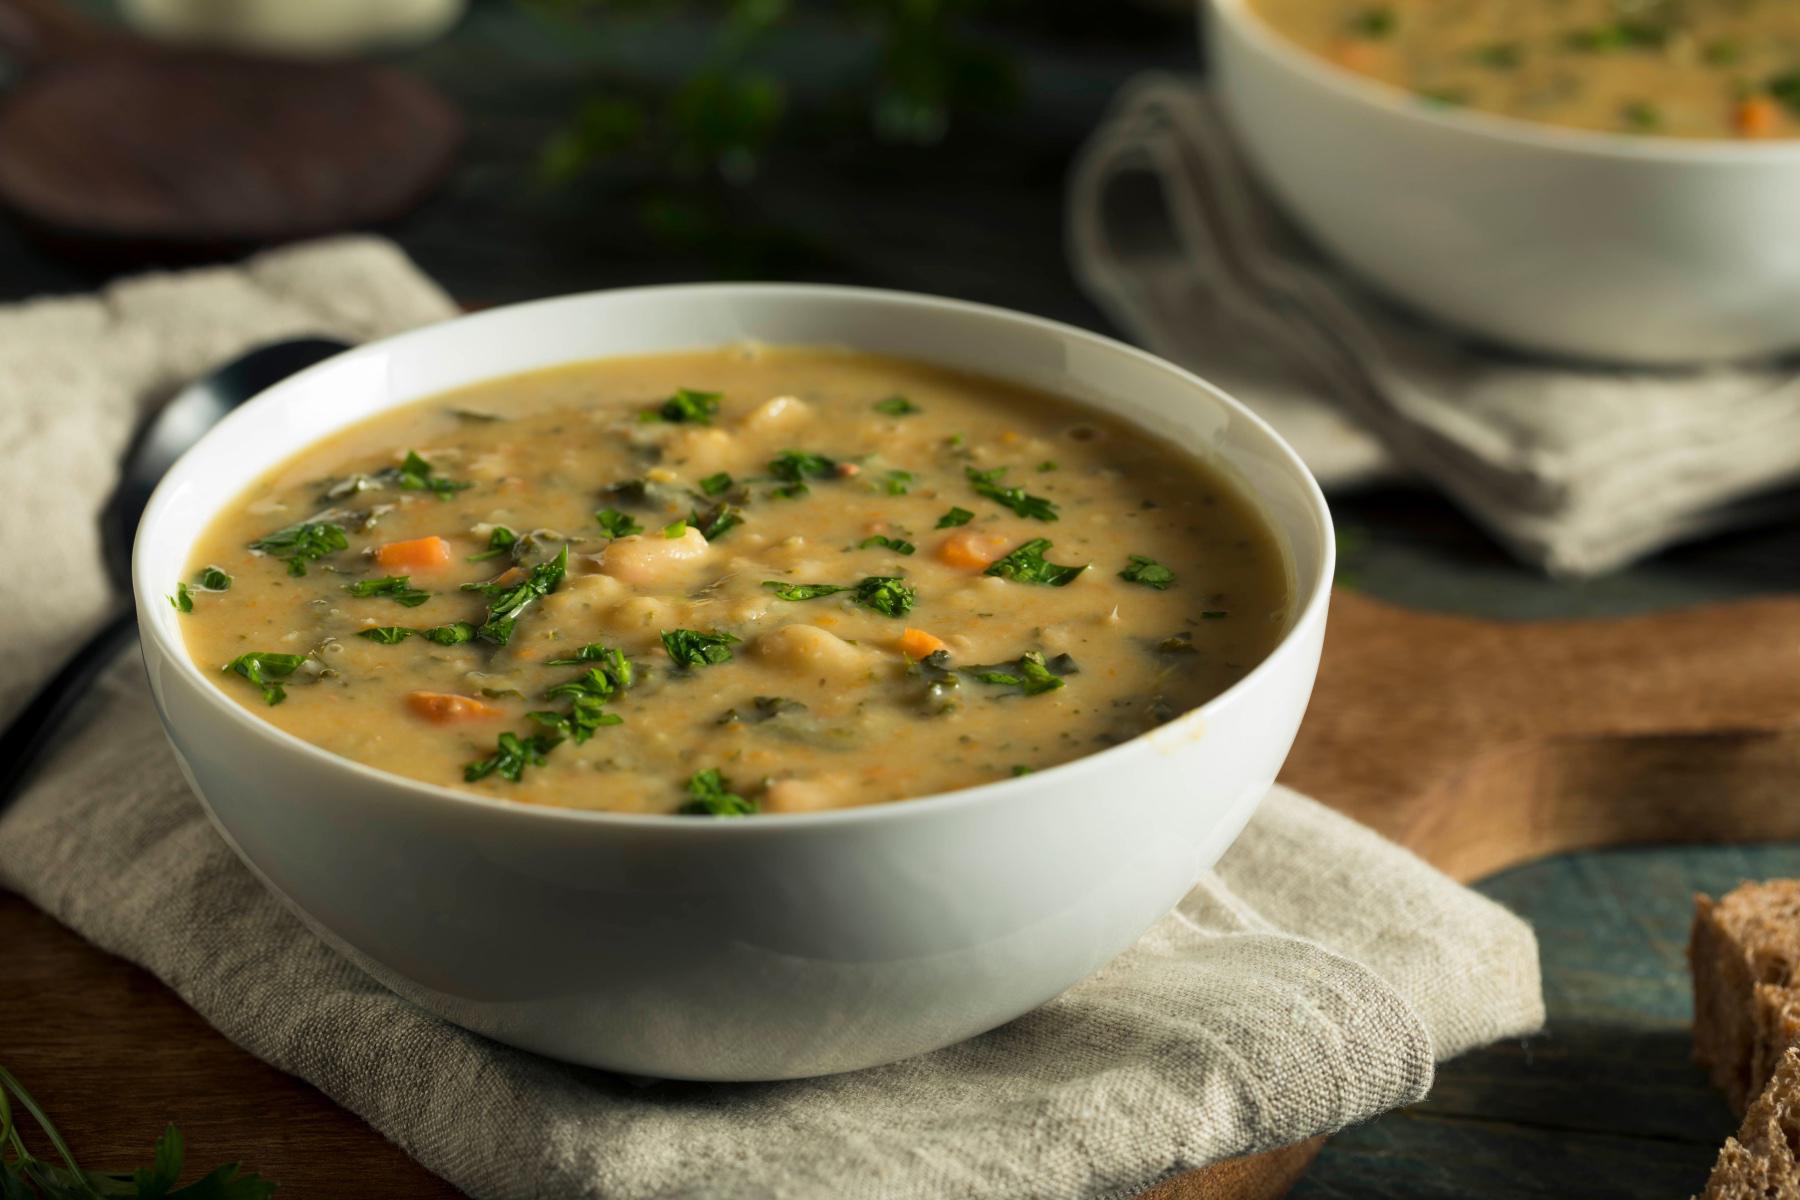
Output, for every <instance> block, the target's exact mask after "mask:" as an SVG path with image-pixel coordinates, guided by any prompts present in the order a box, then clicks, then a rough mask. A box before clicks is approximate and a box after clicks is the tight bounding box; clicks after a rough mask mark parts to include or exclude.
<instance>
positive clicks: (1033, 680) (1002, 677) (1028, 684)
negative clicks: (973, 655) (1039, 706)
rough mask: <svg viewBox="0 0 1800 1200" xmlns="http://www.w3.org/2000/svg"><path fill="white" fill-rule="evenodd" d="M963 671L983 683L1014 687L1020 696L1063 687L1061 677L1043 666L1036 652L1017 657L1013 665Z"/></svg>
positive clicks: (1040, 657)
mask: <svg viewBox="0 0 1800 1200" xmlns="http://www.w3.org/2000/svg"><path fill="white" fill-rule="evenodd" d="M964 670H965V672H966V673H967V674H970V675H973V676H974V677H975V678H977V679H979V680H981V682H983V683H991V684H995V685H998V686H1001V687H1016V688H1018V689H1019V692H1020V694H1022V695H1026V696H1037V695H1041V694H1042V693H1044V692H1054V691H1055V690H1056V689H1057V688H1059V687H1061V686H1062V685H1063V681H1062V678H1061V676H1059V675H1057V674H1056V673H1055V672H1054V671H1052V670H1051V669H1050V668H1049V666H1047V665H1046V664H1045V662H1044V656H1043V655H1042V654H1040V653H1039V652H1037V651H1036V650H1029V651H1027V652H1026V653H1024V654H1021V655H1019V658H1018V661H1017V662H1014V663H1007V664H1004V665H1002V666H999V667H966V668H964Z"/></svg>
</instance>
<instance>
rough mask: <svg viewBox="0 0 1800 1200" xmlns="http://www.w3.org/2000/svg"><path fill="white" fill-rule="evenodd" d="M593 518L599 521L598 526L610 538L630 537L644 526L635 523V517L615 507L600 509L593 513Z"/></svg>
mask: <svg viewBox="0 0 1800 1200" xmlns="http://www.w3.org/2000/svg"><path fill="white" fill-rule="evenodd" d="M594 520H596V521H598V522H600V528H602V529H604V530H606V536H607V537H610V538H622V537H630V536H631V535H632V534H634V533H642V532H644V527H643V526H642V525H639V524H638V523H637V520H636V518H634V517H632V516H631V515H630V514H628V513H622V512H620V511H619V510H618V509H616V508H603V509H601V510H600V511H599V512H597V513H595V514H594Z"/></svg>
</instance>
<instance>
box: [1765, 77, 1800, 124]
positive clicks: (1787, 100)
mask: <svg viewBox="0 0 1800 1200" xmlns="http://www.w3.org/2000/svg"><path fill="white" fill-rule="evenodd" d="M1764 87H1766V88H1767V89H1768V92H1769V95H1770V96H1771V97H1772V98H1773V99H1775V100H1776V101H1777V102H1779V103H1780V104H1781V105H1782V107H1784V108H1786V109H1787V110H1788V111H1789V112H1791V113H1793V114H1794V115H1795V116H1800V71H1789V72H1787V73H1786V74H1783V75H1777V76H1775V77H1774V78H1773V79H1771V80H1769V82H1768V83H1766V84H1765V85H1764Z"/></svg>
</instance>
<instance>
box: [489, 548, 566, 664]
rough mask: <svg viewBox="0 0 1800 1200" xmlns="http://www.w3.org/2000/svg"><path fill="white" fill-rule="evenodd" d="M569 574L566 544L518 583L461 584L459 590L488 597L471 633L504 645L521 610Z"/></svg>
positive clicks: (546, 593) (552, 589) (553, 588)
mask: <svg viewBox="0 0 1800 1200" xmlns="http://www.w3.org/2000/svg"><path fill="white" fill-rule="evenodd" d="M568 573H569V547H568V546H567V545H566V544H565V545H564V546H563V548H562V550H561V551H560V552H559V553H558V554H557V556H556V557H555V558H553V559H550V560H549V561H548V562H541V563H539V564H538V565H537V566H535V567H533V568H531V571H530V572H529V573H528V574H527V575H526V577H525V578H524V579H523V580H521V581H520V582H518V583H498V582H488V583H465V584H463V590H464V591H469V592H481V593H483V594H485V595H486V596H487V597H488V601H489V602H488V612H487V619H486V620H484V621H483V622H482V623H481V625H480V627H479V628H478V629H476V631H475V636H477V637H479V638H480V639H481V640H482V641H484V642H490V643H492V644H493V645H496V646H504V645H506V643H507V642H508V641H509V640H510V639H511V638H512V633H513V627H514V626H515V625H517V624H518V620H519V617H520V615H521V614H523V613H524V611H525V610H526V609H527V608H529V607H531V605H532V604H533V603H534V602H535V601H537V600H541V599H542V598H543V597H545V596H548V595H549V594H550V593H551V592H554V591H555V590H556V589H557V586H558V585H560V584H561V583H562V581H563V577H564V576H565V575H567V574H568Z"/></svg>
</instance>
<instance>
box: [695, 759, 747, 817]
mask: <svg viewBox="0 0 1800 1200" xmlns="http://www.w3.org/2000/svg"><path fill="white" fill-rule="evenodd" d="M687 794H688V802H687V803H686V804H683V805H682V806H681V807H680V808H679V809H677V810H676V811H678V812H680V813H682V814H684V815H686V816H700V817H745V816H749V815H750V814H751V813H753V812H755V811H756V805H755V804H754V803H753V802H751V801H749V800H746V799H744V798H743V797H742V796H740V795H738V794H737V793H735V792H733V791H732V790H731V783H730V781H728V780H727V779H726V778H725V776H723V775H721V774H720V773H719V769H718V768H717V767H708V768H707V769H706V770H704V771H695V772H694V773H693V774H692V775H690V776H689V777H688V781H687Z"/></svg>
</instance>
